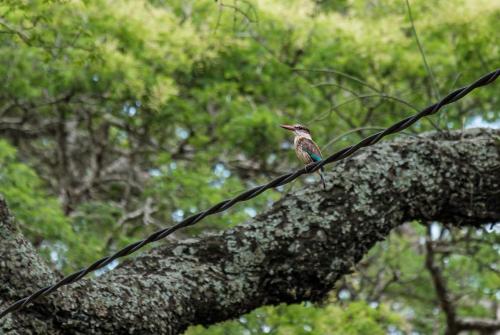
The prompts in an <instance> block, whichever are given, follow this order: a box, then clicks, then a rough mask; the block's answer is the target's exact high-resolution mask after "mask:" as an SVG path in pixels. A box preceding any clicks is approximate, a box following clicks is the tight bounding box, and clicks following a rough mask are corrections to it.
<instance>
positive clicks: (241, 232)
mask: <svg viewBox="0 0 500 335" xmlns="http://www.w3.org/2000/svg"><path fill="white" fill-rule="evenodd" d="M327 170H329V171H328V172H327V173H326V180H327V189H326V190H323V189H322V187H321V186H320V185H316V184H315V185H310V186H307V187H305V188H303V189H300V190H298V191H296V192H294V193H293V194H289V195H287V196H285V197H283V199H281V200H280V201H278V202H277V203H275V204H274V205H273V206H272V207H271V208H270V209H269V210H268V211H266V212H265V213H262V214H260V215H258V216H257V217H256V218H254V219H253V220H251V221H249V222H247V223H245V224H241V225H239V226H237V227H235V228H233V229H228V230H226V231H224V232H221V233H219V234H214V235H209V236H204V237H200V238H197V239H189V240H185V241H181V242H178V243H175V244H174V243H161V244H160V243H159V244H158V245H157V246H156V247H155V248H153V249H152V250H150V251H148V252H143V253H142V254H140V255H139V256H137V257H136V258H133V259H129V260H127V261H124V262H123V263H122V264H120V266H119V267H118V268H116V269H114V270H112V271H110V272H108V273H106V274H105V275H102V276H100V277H97V278H90V279H84V280H81V281H79V282H78V283H75V284H73V285H71V286H68V287H65V288H62V289H60V290H59V291H56V292H55V293H53V294H52V295H50V296H48V297H46V298H43V299H40V300H39V301H37V302H35V303H34V304H33V305H30V306H29V307H27V308H25V309H23V310H21V311H19V312H17V313H14V314H11V315H8V316H7V317H5V318H4V319H2V320H0V333H1V332H2V331H3V332H5V333H9V334H27V333H29V332H31V333H36V334H107V333H112V334H179V333H181V332H182V331H184V330H185V329H186V328H187V327H188V326H189V325H193V324H204V325H209V324H212V323H215V322H219V321H223V320H227V319H230V318H234V317H237V316H239V315H241V314H243V313H246V312H248V311H251V310H252V309H254V308H257V307H259V306H263V305H269V304H278V303H294V302H300V301H304V300H309V301H318V300H321V299H322V298H324V297H325V296H326V295H327V294H328V292H329V291H330V290H331V289H332V288H333V287H334V285H335V282H336V281H337V280H338V279H339V278H340V277H342V276H343V275H345V274H348V273H350V272H351V271H352V270H351V269H352V266H353V265H354V264H356V263H357V262H358V261H360V260H361V258H362V257H363V256H364V255H365V254H366V253H367V252H368V251H369V250H370V248H371V247H373V246H374V245H375V244H376V243H377V242H378V241H381V240H383V239H384V238H386V237H387V236H388V234H389V233H390V231H391V230H392V229H393V228H395V227H397V226H399V225H401V224H403V223H405V222H407V221H411V220H420V219H421V220H423V221H429V220H436V221H441V222H444V223H447V224H450V225H455V226H458V227H465V226H471V225H474V226H477V225H481V224H485V223H495V222H498V221H500V131H499V130H486V129H472V130H467V131H465V132H453V133H444V134H427V135H425V136H422V137H417V138H411V139H408V138H403V139H398V140H396V141H394V142H386V143H381V144H377V145H376V146H373V147H371V148H367V149H365V150H362V151H361V152H360V153H359V154H357V155H355V156H354V157H351V158H349V159H346V160H344V161H342V162H340V163H337V164H335V165H329V166H328V167H327ZM0 255H2V258H1V259H0V282H1V286H0V307H1V308H5V307H6V306H7V305H9V304H10V303H12V302H13V301H15V300H16V299H19V298H22V297H23V296H25V295H27V294H28V293H30V292H32V291H34V290H35V289H38V288H40V287H42V286H45V285H48V284H51V283H53V282H54V281H55V280H56V279H57V278H59V276H60V275H59V274H57V273H54V272H53V271H52V270H50V268H49V267H48V266H47V265H46V264H45V263H44V262H43V261H42V260H41V259H40V258H39V256H38V255H37V254H36V252H35V250H34V249H33V247H32V246H31V245H30V243H28V242H26V240H25V239H24V238H23V237H22V236H21V235H20V234H19V232H18V230H17V229H16V227H15V225H14V221H13V220H12V218H11V216H10V214H9V213H8V210H7V207H6V205H5V202H3V201H0Z"/></svg>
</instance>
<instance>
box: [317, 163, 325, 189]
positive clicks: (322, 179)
mask: <svg viewBox="0 0 500 335" xmlns="http://www.w3.org/2000/svg"><path fill="white" fill-rule="evenodd" d="M323 171H324V170H323V167H322V168H321V169H319V170H318V174H319V177H320V178H321V183H322V184H323V189H324V190H326V183H325V177H323Z"/></svg>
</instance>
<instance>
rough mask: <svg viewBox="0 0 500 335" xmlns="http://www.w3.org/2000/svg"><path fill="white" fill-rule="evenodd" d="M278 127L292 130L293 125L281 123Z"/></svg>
mask: <svg viewBox="0 0 500 335" xmlns="http://www.w3.org/2000/svg"><path fill="white" fill-rule="evenodd" d="M280 127H281V128H283V129H286V130H294V128H293V126H289V125H287V124H282V125H280Z"/></svg>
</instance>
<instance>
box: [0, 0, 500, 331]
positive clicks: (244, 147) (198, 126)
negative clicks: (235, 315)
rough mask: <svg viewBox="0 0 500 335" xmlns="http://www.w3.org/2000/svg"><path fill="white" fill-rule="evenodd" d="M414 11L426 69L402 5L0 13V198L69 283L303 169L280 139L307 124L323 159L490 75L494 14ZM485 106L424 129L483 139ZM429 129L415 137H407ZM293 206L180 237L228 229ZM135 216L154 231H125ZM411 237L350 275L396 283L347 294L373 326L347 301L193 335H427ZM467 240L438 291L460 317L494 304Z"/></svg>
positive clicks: (361, 284)
mask: <svg viewBox="0 0 500 335" xmlns="http://www.w3.org/2000/svg"><path fill="white" fill-rule="evenodd" d="M410 3H411V9H412V14H413V19H414V27H415V30H416V31H417V33H418V38H419V40H420V42H421V44H422V46H423V51H424V53H425V54H424V55H423V54H422V53H421V52H420V51H419V49H418V47H417V44H416V39H415V36H414V34H413V30H412V25H411V23H410V21H409V18H408V13H407V8H406V6H405V3H404V1H401V0H390V1H371V2H366V1H363V0H345V1H344V0H342V1H330V0H322V1H320V0H254V1H220V0H219V1H213V0H196V1H195V0H188V1H164V0H149V1H147V0H124V1H123V0H120V1H118V0H85V1H83V0H81V1H78V0H75V1H56V0H54V1H42V0H35V1H12V0H8V1H3V2H1V3H0V13H2V15H0V32H1V34H0V76H1V77H2V78H4V79H3V80H2V82H1V83H0V136H2V137H5V138H7V139H9V140H10V142H11V143H14V146H12V145H9V144H7V142H5V141H1V142H0V165H1V167H2V168H1V170H0V188H1V192H2V194H4V196H5V197H6V198H7V200H8V202H9V205H10V207H11V208H12V210H13V212H14V214H15V215H16V217H17V218H18V221H19V222H20V224H21V227H22V228H23V231H24V232H25V233H26V234H27V236H28V237H29V238H30V239H31V240H32V241H33V242H35V244H36V245H37V246H39V247H40V248H41V249H42V250H43V251H44V252H45V254H46V255H47V256H48V255H49V254H50V253H51V252H53V251H56V252H57V256H58V257H57V260H56V261H55V262H56V265H57V266H59V267H62V268H64V270H68V271H69V270H71V269H76V268H79V267H81V266H83V265H85V264H88V263H89V262H90V261H91V260H94V259H97V258H99V257H102V256H104V255H106V254H109V253H110V252H112V251H114V250H116V249H117V248H119V247H121V246H123V245H125V244H127V243H129V242H131V241H134V240H137V239H139V238H143V237H144V236H145V235H146V234H148V233H150V232H151V231H153V230H157V229H158V228H159V227H165V226H167V225H170V224H171V223H172V222H176V221H178V220H181V219H182V218H184V217H186V216H188V215H190V214H192V213H194V212H196V211H199V210H201V209H204V208H206V207H208V206H210V205H212V204H214V203H216V202H218V201H220V200H222V199H225V198H227V197H230V196H233V195H235V194H237V193H238V192H239V191H241V190H243V189H245V188H248V187H250V186H254V185H256V184H258V183H261V182H263V181H265V180H268V179H269V178H270V177H272V176H275V175H277V174H279V173H281V172H284V171H289V170H291V169H293V168H296V167H299V166H300V163H299V162H297V160H296V158H295V155H294V154H293V152H292V151H291V150H289V149H288V147H287V145H289V144H290V136H289V134H288V133H286V132H284V131H283V130H282V129H281V128H279V127H278V125H279V124H280V123H296V122H300V123H304V124H307V125H308V126H309V127H310V128H311V129H312V132H313V136H314V138H315V139H316V140H317V142H318V143H319V144H320V146H323V148H324V150H323V151H324V154H329V153H332V152H333V151H335V150H337V149H340V148H342V147H344V146H346V145H348V144H352V143H354V142H355V141H357V140H359V138H361V137H362V136H364V135H367V134H368V133H369V130H367V129H366V128H369V127H384V126H388V125H390V124H391V123H393V122H394V121H395V120H399V119H401V118H402V117H405V116H408V115H409V114H410V113H413V112H414V110H413V108H416V109H418V108H421V107H423V106H426V105H428V104H430V103H432V102H434V100H435V96H436V95H441V96H442V95H444V94H445V93H446V92H448V91H450V90H452V89H453V88H454V87H457V86H462V85H464V84H466V83H469V82H470V81H472V80H473V79H476V78H477V77H478V75H480V74H482V73H485V72H487V71H490V70H491V69H493V68H494V67H495V66H498V64H497V62H498V59H500V48H499V46H498V40H499V39H500V31H499V30H498V28H497V26H498V24H497V22H499V21H500V2H499V1H490V0H474V1H473V0H439V1H433V2H429V1H424V0H412V1H410ZM450 8H453V10H450ZM423 56H425V58H426V60H427V62H428V64H429V67H430V69H431V71H432V74H433V76H431V73H429V72H428V70H427V69H426V67H425V66H424V64H423ZM432 78H435V82H434V80H433V79H432ZM497 92H498V90H496V89H495V88H492V87H491V86H490V87H486V88H484V89H481V90H477V91H475V92H474V94H472V95H470V96H468V97H467V98H466V99H464V100H463V101H461V102H459V103H457V104H454V105H451V106H449V107H448V108H447V109H446V111H444V112H442V113H441V114H440V116H439V117H434V118H433V119H432V120H433V121H434V123H438V126H439V127H440V128H451V129H459V128H461V127H462V126H463V124H464V122H465V123H468V122H470V121H471V120H474V119H475V118H478V117H480V119H481V120H482V121H485V122H497V120H498V118H499V113H500V108H499V107H500V106H499V99H498V94H497ZM61 124H64V126H65V128H64V131H61V129H60V128H61ZM14 126H16V127H17V128H15V129H11V128H12V127H14ZM357 128H361V130H359V131H354V132H352V133H349V134H348V135H346V136H344V137H342V138H340V139H338V140H336V141H332V142H330V141H331V140H332V139H334V138H336V137H337V136H339V135H341V134H343V133H345V132H348V131H350V130H352V129H357ZM430 129H433V126H432V125H431V124H430V123H429V122H428V121H422V122H420V123H418V124H417V125H415V126H414V127H413V128H412V129H411V130H410V131H411V132H415V133H419V132H422V131H425V130H430ZM401 136H404V135H401ZM62 142H64V143H62ZM326 143H329V146H328V147H326V148H325V146H324V145H325V144H326ZM64 148H69V149H67V150H66V153H65V154H66V156H67V157H66V158H65V159H66V160H67V161H69V163H68V162H65V159H64V157H65V156H64V155H63V154H62V151H63V149H64ZM16 150H17V153H16ZM95 166H98V167H99V168H98V169H97V170H99V173H95V176H94V177H95V178H94V180H93V181H92V182H88V180H90V179H91V178H90V177H92V173H93V172H92V171H91V170H92V168H93V167H95ZM70 170H74V171H70ZM75 171H76V172H75ZM70 172H71V173H70ZM300 183H301V182H300V181H298V182H296V183H295V184H294V185H293V186H292V187H299V186H300V185H301V184H300ZM82 190H84V191H82ZM288 190H289V188H285V189H284V190H281V189H280V190H278V191H271V192H267V193H264V194H262V195H260V196H259V197H258V198H256V199H254V200H253V201H251V202H248V203H246V204H245V205H243V206H240V207H237V208H236V209H234V210H231V211H229V212H227V213H224V214H223V215H219V216H216V217H213V218H208V219H207V220H204V221H203V222H202V223H200V224H199V225H196V226H195V227H192V228H190V229H189V230H187V231H184V232H179V234H180V237H182V236H183V235H182V234H184V235H186V236H189V235H198V234H201V233H203V232H205V231H210V230H219V229H225V228H227V227H229V226H233V225H236V224H239V223H242V222H244V221H245V220H247V219H248V218H249V217H250V216H253V215H254V213H258V212H261V211H263V210H265V209H266V208H267V207H268V206H269V204H270V203H272V201H275V200H276V199H279V198H280V197H281V196H282V194H283V193H284V192H287V191H288ZM67 194H70V195H71V196H66V195H67ZM149 203H151V208H149V209H150V210H151V213H149V214H150V215H149V216H150V217H148V215H145V214H144V213H141V212H139V213H140V214H138V215H136V216H132V218H131V219H127V220H125V219H124V218H126V217H127V215H129V214H131V213H135V212H137V210H138V209H141V208H146V207H147V206H146V204H149ZM65 213H67V215H65ZM411 227H412V234H407V233H401V234H399V233H398V234H395V235H393V236H392V237H391V241H390V243H382V244H380V245H378V246H377V247H376V248H374V250H372V251H371V253H370V255H368V257H367V258H366V259H367V260H368V264H367V265H366V268H365V269H363V274H364V275H366V276H367V278H377V280H378V278H379V277H381V280H389V279H390V274H385V275H384V274H380V269H381V268H384V267H385V268H384V269H391V271H392V270H394V271H396V270H397V272H398V273H399V276H400V282H399V283H395V284H391V285H389V286H388V287H387V289H386V290H385V291H384V292H383V294H381V295H380V296H377V297H375V296H374V294H372V292H371V290H372V288H373V286H374V285H373V283H368V282H367V280H365V279H363V278H361V277H356V276H353V277H350V278H349V286H350V287H353V291H355V292H356V294H357V297H358V298H357V299H358V300H362V301H363V300H364V301H370V302H372V300H373V301H374V302H377V303H378V307H376V308H373V307H370V305H367V304H365V303H362V302H359V301H357V300H356V299H355V298H353V299H352V300H353V301H350V302H349V303H347V305H346V307H345V309H342V308H340V307H335V306H336V305H327V306H326V307H325V308H319V307H313V306H309V305H307V306H302V305H301V306H298V305H296V306H289V307H287V306H279V307H277V308H271V307H265V308H262V309H259V310H258V311H257V312H255V313H252V314H249V315H247V316H245V317H244V320H246V321H245V322H243V321H241V320H243V319H240V322H239V323H238V322H236V321H235V322H229V323H226V324H223V325H217V326H215V327H212V328H210V329H209V330H204V329H202V328H199V327H198V328H194V329H192V330H190V331H189V332H190V333H192V334H199V333H205V332H207V333H208V334H210V333H212V334H233V333H235V334H237V333H242V334H247V333H248V332H247V331H250V332H251V333H255V334H258V333H259V332H261V333H265V331H264V330H263V328H262V326H263V325H267V326H269V327H270V328H269V329H270V332H271V333H275V334H299V333H300V334H302V333H315V332H316V333H318V334H377V332H378V333H387V332H388V331H389V326H394V327H396V328H395V329H396V330H398V329H399V330H403V331H406V330H408V329H410V330H416V331H420V332H422V333H430V332H431V328H430V327H431V326H432V325H433V323H436V322H440V323H441V324H442V314H440V313H439V312H438V311H437V310H434V309H433V308H432V307H430V306H435V305H436V302H435V296H434V295H433V287H432V283H431V281H430V278H429V276H428V274H427V273H426V272H425V271H423V270H424V269H423V263H424V259H425V255H424V253H423V252H422V244H421V243H420V242H421V241H419V236H423V235H424V234H425V231H424V230H423V229H422V227H420V226H418V225H412V226H411ZM457 234H458V233H457ZM469 234H470V235H472V236H474V237H475V238H477V239H479V240H481V241H483V243H482V244H478V246H477V247H476V248H475V249H474V250H473V252H472V251H470V250H469V251H467V252H464V253H463V254H453V255H450V256H446V257H443V259H442V260H441V261H442V262H443V268H444V271H445V272H446V273H447V274H449V276H450V278H464V281H463V282H462V281H460V282H458V281H457V282H455V283H452V281H451V280H450V283H449V284H450V289H451V290H453V292H465V291H467V295H466V296H465V298H464V299H463V300H467V301H468V303H464V304H462V306H463V307H461V308H460V309H459V311H458V312H459V313H460V314H463V315H476V316H486V315H488V311H487V310H486V309H485V308H483V307H481V304H479V303H478V302H479V301H480V300H481V299H490V300H491V301H494V300H495V299H497V298H495V296H494V295H495V293H496V292H495V288H496V287H499V286H500V285H499V284H500V283H499V282H498V276H497V275H496V273H495V272H494V271H493V272H492V271H490V270H491V269H489V270H488V268H489V267H491V264H494V263H495V260H496V259H497V257H498V250H497V249H494V247H492V245H498V243H499V242H498V238H496V239H495V238H494V237H491V236H490V235H487V234H483V235H480V232H477V231H474V232H470V233H469ZM492 235H494V234H492ZM450 236H451V235H450ZM446 238H449V236H448V237H446ZM470 255H474V257H470ZM375 256H376V257H375ZM478 260H482V263H479V262H478ZM497 270H498V269H497ZM372 305H373V304H372ZM410 323H411V324H410ZM305 325H308V326H309V327H310V328H309V327H306V328H304V326H305ZM266 329H267V328H266ZM308 329H310V330H308ZM410 330H408V331H410Z"/></svg>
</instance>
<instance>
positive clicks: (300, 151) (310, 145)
mask: <svg viewBox="0 0 500 335" xmlns="http://www.w3.org/2000/svg"><path fill="white" fill-rule="evenodd" d="M281 127H282V128H285V129H287V130H292V131H293V132H294V134H295V138H294V140H293V145H294V148H295V153H296V154H297V157H298V158H299V159H300V161H302V162H303V163H304V164H306V165H307V164H310V163H312V162H317V161H320V160H321V159H322V157H323V156H322V155H321V150H320V149H319V146H318V145H317V144H316V143H314V141H313V140H312V138H311V132H310V131H309V129H307V128H306V127H304V126H302V125H300V124H296V125H294V126H288V125H282V126H281ZM322 171H323V168H321V170H318V172H317V173H318V174H319V176H320V178H321V182H322V183H323V188H326V184H325V179H324V178H323V174H322V173H321V172H322Z"/></svg>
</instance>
